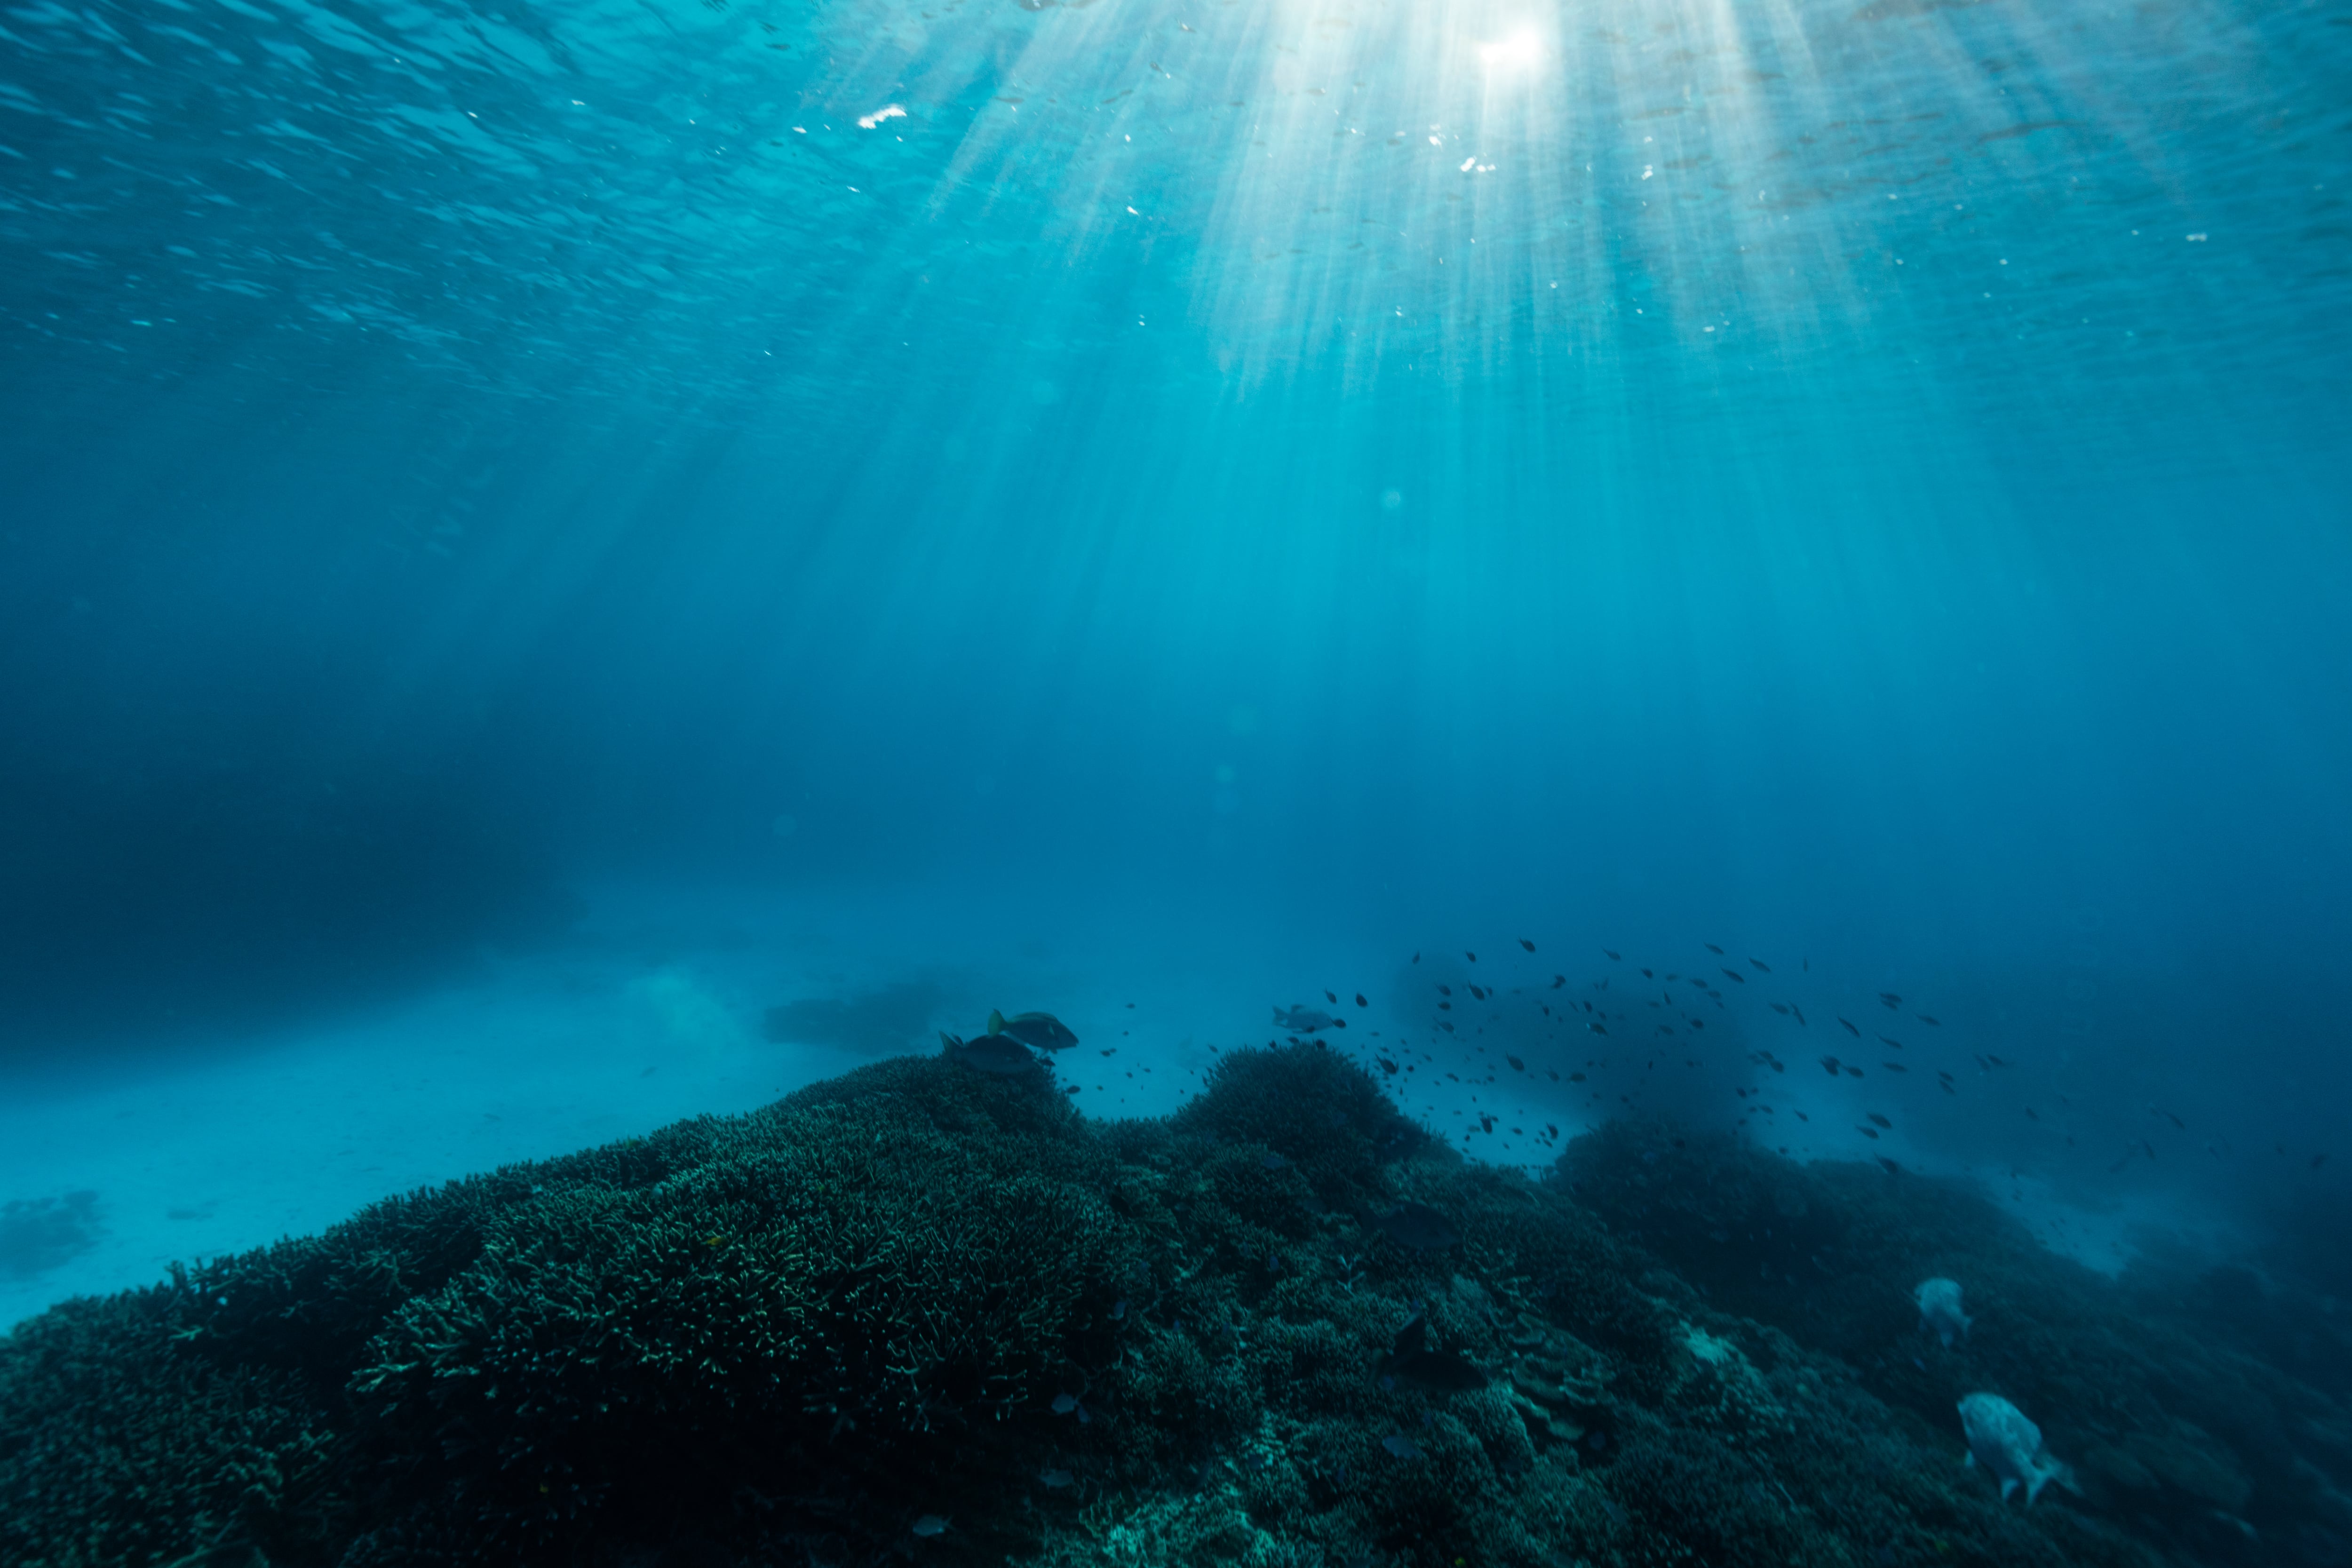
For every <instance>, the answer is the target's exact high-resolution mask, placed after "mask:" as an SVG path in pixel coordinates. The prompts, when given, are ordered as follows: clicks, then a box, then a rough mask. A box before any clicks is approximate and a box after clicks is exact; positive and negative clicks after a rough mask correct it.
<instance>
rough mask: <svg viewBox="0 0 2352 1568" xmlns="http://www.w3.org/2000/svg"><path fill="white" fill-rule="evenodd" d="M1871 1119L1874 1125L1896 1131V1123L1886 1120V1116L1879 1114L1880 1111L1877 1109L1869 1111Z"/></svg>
mask: <svg viewBox="0 0 2352 1568" xmlns="http://www.w3.org/2000/svg"><path fill="white" fill-rule="evenodd" d="M1869 1121H1870V1124H1871V1125H1872V1126H1874V1127H1884V1128H1885V1129H1886V1130H1887V1131H1890V1132H1891V1131H1894V1129H1895V1123H1893V1122H1892V1121H1887V1120H1886V1118H1885V1117H1884V1116H1881V1115H1879V1114H1878V1112H1876V1111H1875V1110H1874V1111H1871V1112H1870V1113H1869Z"/></svg>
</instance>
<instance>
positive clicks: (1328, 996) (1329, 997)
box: [1323, 991, 1339, 1007]
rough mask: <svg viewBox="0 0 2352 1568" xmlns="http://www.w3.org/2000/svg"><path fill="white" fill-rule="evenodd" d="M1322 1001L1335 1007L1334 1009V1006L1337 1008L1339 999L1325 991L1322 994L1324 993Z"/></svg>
mask: <svg viewBox="0 0 2352 1568" xmlns="http://www.w3.org/2000/svg"><path fill="white" fill-rule="evenodd" d="M1323 1000H1325V1001H1326V1002H1328V1003H1330V1004H1331V1005H1333V1006H1335V1007H1336V1006H1338V1005H1339V997H1337V996H1335V995H1333V994H1331V993H1330V992H1328V991H1326V992H1324V993H1323Z"/></svg>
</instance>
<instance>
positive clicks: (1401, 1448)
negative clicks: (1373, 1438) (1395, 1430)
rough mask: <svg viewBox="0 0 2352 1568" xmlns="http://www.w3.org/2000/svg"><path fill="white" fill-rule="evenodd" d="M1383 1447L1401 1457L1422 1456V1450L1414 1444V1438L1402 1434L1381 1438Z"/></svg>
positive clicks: (1415, 1457) (1416, 1457) (1413, 1457)
mask: <svg viewBox="0 0 2352 1568" xmlns="http://www.w3.org/2000/svg"><path fill="white" fill-rule="evenodd" d="M1381 1447H1383V1448H1386V1449H1387V1450H1388V1451H1389V1452H1390V1453H1391V1454H1394V1455H1395V1456H1396V1457H1397V1458H1400V1459H1418V1458H1421V1450H1420V1449H1419V1448H1417V1447H1414V1446H1413V1441H1412V1438H1410V1437H1407V1436H1403V1435H1402V1434H1398V1435H1395V1436H1387V1437H1383V1438H1381Z"/></svg>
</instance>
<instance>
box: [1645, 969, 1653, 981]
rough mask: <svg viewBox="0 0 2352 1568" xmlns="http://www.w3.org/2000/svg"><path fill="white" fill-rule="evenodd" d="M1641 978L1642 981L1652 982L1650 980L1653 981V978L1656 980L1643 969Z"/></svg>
mask: <svg viewBox="0 0 2352 1568" xmlns="http://www.w3.org/2000/svg"><path fill="white" fill-rule="evenodd" d="M1642 978H1643V979H1644V980H1652V979H1655V978H1656V976H1654V975H1653V974H1652V973H1650V972H1649V971H1648V970H1646V969H1644V970H1643V971H1642Z"/></svg>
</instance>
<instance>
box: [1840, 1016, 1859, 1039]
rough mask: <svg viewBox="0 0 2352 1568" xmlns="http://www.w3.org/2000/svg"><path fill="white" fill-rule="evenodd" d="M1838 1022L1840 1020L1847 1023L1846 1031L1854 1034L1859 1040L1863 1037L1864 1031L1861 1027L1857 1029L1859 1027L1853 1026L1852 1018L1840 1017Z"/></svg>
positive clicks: (1844, 1023)
mask: <svg viewBox="0 0 2352 1568" xmlns="http://www.w3.org/2000/svg"><path fill="white" fill-rule="evenodd" d="M1838 1022H1839V1023H1841V1024H1843V1025H1845V1032H1846V1033H1847V1034H1849V1035H1852V1036H1853V1037H1854V1038H1855V1039H1857V1040H1858V1039H1860V1038H1862V1031H1861V1030H1860V1029H1857V1028H1855V1027H1854V1026H1853V1021H1852V1020H1850V1019H1846V1018H1840V1019H1839V1020H1838Z"/></svg>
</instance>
